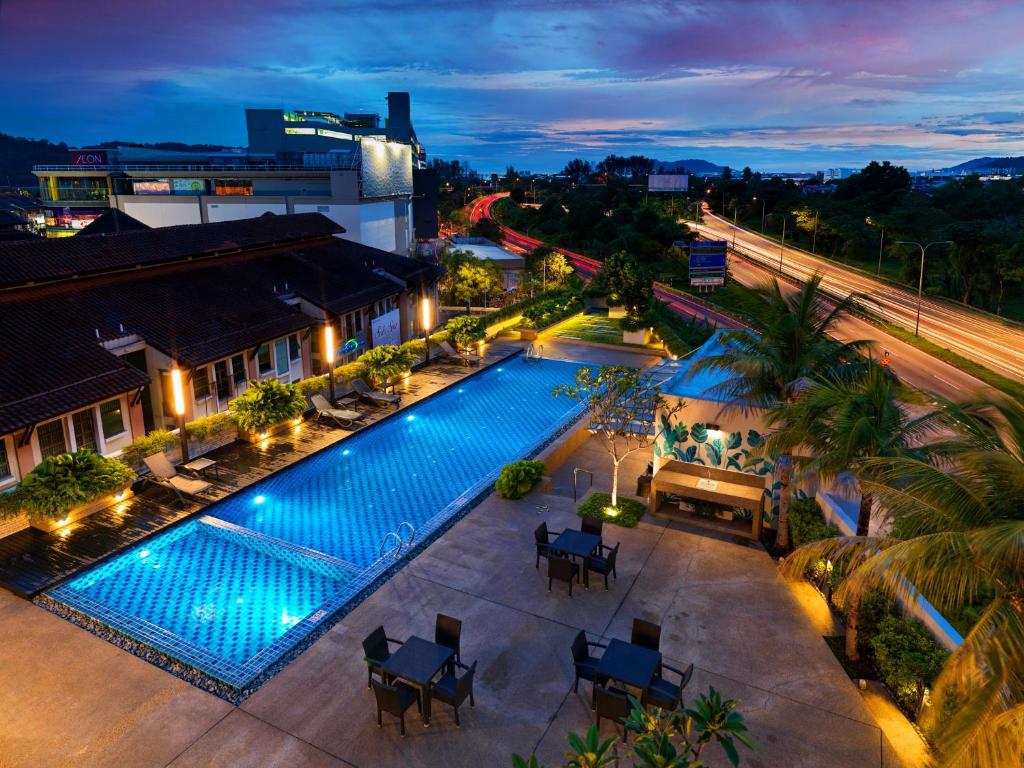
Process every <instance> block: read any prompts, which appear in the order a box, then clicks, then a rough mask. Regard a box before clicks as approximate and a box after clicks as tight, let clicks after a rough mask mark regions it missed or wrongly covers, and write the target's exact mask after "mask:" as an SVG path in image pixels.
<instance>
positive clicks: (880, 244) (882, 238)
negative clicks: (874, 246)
mask: <svg viewBox="0 0 1024 768" xmlns="http://www.w3.org/2000/svg"><path fill="white" fill-rule="evenodd" d="M864 223H865V224H867V225H868V226H869V227H870V226H874V224H875V222H873V221H872V220H871V217H870V216H868V217H867V218H866V219H864ZM878 226H879V227H880V228H881V230H882V234H881V236H880V237H879V238H878V272H877V273H876V274H879V275H880V274H882V249H883V248H884V247H885V224H879V225H878Z"/></svg>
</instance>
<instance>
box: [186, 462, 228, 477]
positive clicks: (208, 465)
mask: <svg viewBox="0 0 1024 768" xmlns="http://www.w3.org/2000/svg"><path fill="white" fill-rule="evenodd" d="M182 469H187V470H188V471H189V472H195V473H196V474H200V475H202V476H203V477H206V473H207V471H209V470H211V469H212V470H213V473H214V474H215V475H216V476H217V479H218V480H220V468H219V467H218V466H217V462H216V461H214V460H213V459H206V458H199V459H194V460H193V461H190V462H189V463H188V464H182Z"/></svg>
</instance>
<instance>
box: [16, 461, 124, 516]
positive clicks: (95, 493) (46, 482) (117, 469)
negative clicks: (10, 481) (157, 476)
mask: <svg viewBox="0 0 1024 768" xmlns="http://www.w3.org/2000/svg"><path fill="white" fill-rule="evenodd" d="M134 479H135V473H134V472H133V471H132V470H131V469H130V468H129V467H127V466H126V465H125V464H124V463H122V462H120V461H117V460H116V459H108V458H105V457H103V456H100V455H99V454H97V453H94V452H93V451H90V450H87V449H84V448H83V449H81V450H78V451H75V452H74V453H62V454H59V455H57V456H50V457H48V458H46V459H43V461H42V462H41V463H40V464H39V465H38V466H37V467H36V468H35V469H33V470H32V471H31V472H29V473H28V474H27V475H25V477H24V478H23V479H22V481H21V482H20V483H19V484H18V487H17V488H16V489H15V490H14V491H13V492H12V493H11V494H10V495H11V496H13V497H14V498H13V499H5V506H12V505H14V504H18V505H19V506H20V507H21V508H23V509H24V510H25V511H26V512H28V513H29V514H30V515H34V516H38V517H48V518H52V519H54V520H59V519H60V518H62V517H64V516H65V515H66V514H67V513H68V511H70V510H71V509H72V508H74V507H78V506H81V505H83V504H88V503H89V502H91V501H95V500H96V499H97V498H99V497H100V496H103V495H104V494H106V493H112V492H113V491H119V490H121V489H123V488H125V487H127V486H128V485H130V484H131V483H132V481H133V480H134Z"/></svg>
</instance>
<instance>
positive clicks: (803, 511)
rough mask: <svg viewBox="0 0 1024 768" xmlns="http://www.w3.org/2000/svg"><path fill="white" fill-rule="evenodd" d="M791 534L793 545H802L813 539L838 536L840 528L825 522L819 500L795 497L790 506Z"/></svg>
mask: <svg viewBox="0 0 1024 768" xmlns="http://www.w3.org/2000/svg"><path fill="white" fill-rule="evenodd" d="M789 535H790V536H791V537H792V538H793V546H794V547H800V546H803V545H804V544H808V543H809V542H812V541H819V540H821V539H830V538H832V537H833V536H838V535H839V529H838V528H836V527H835V526H834V525H829V524H828V523H826V522H825V517H824V516H823V515H822V513H821V507H819V506H818V502H817V501H815V500H814V499H813V498H811V497H806V498H803V499H793V503H792V505H791V506H790V508H789Z"/></svg>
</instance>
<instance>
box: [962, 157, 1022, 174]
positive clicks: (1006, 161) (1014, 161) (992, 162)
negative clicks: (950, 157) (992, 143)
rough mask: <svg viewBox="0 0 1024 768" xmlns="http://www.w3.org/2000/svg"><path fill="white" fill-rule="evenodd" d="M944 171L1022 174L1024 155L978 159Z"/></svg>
mask: <svg viewBox="0 0 1024 768" xmlns="http://www.w3.org/2000/svg"><path fill="white" fill-rule="evenodd" d="M943 170H946V171H952V172H954V173H962V172H964V171H968V172H970V171H975V172H978V173H999V172H1000V171H1014V172H1016V173H1020V172H1021V171H1024V155H1021V156H1018V157H976V158H974V159H973V160H968V161H967V162H966V163H960V165H954V166H953V167H952V168H944V169H943Z"/></svg>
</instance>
